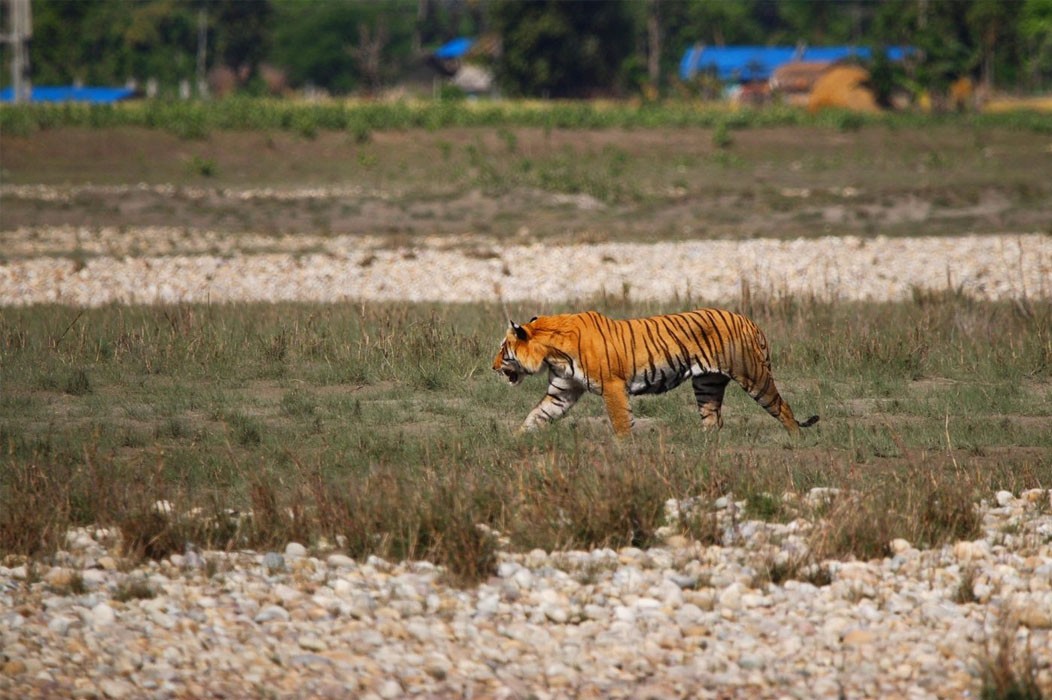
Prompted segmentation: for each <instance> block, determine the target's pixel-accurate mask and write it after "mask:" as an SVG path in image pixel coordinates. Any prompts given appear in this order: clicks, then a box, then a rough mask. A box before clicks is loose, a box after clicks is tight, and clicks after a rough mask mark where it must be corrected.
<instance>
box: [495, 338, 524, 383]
mask: <svg viewBox="0 0 1052 700" xmlns="http://www.w3.org/2000/svg"><path fill="white" fill-rule="evenodd" d="M493 371H494V372H498V373H500V374H501V375H502V376H503V377H504V378H505V379H506V380H508V384H511V385H512V386H518V385H519V384H521V383H522V380H523V379H525V378H526V375H527V374H529V373H528V372H527V371H526V370H525V368H524V367H523V366H522V365H520V364H519V362H518V360H516V359H515V356H514V355H512V354H511V353H510V352H509V351H508V348H507V346H506V345H505V346H502V347H501V349H500V352H499V353H497V358H496V359H495V360H494V361H493Z"/></svg>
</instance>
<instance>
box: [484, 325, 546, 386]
mask: <svg viewBox="0 0 1052 700" xmlns="http://www.w3.org/2000/svg"><path fill="white" fill-rule="evenodd" d="M536 320H537V317H536V316H534V317H533V318H532V319H530V323H527V324H525V325H522V326H520V325H519V324H517V323H515V322H514V321H508V332H507V333H506V334H505V336H504V340H503V341H502V342H501V344H500V350H499V351H498V352H497V356H496V357H495V358H493V371H494V372H498V373H500V374H502V375H504V378H505V379H507V380H508V383H509V384H511V385H512V386H516V385H518V384H520V383H521V382H522V380H523V379H525V378H526V375H529V374H536V373H537V372H539V371H540V370H541V368H542V367H543V366H544V360H545V356H546V354H547V349H546V348H545V347H544V346H543V345H541V344H539V343H535V342H532V341H533V335H534V329H533V328H532V325H531V324H532V323H533V322H534V321H536Z"/></svg>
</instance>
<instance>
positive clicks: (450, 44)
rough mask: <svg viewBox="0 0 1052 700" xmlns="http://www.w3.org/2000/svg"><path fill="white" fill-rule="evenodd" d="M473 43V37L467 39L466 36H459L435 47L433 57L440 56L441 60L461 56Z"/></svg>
mask: <svg viewBox="0 0 1052 700" xmlns="http://www.w3.org/2000/svg"><path fill="white" fill-rule="evenodd" d="M474 45H475V40H474V39H469V38H468V37H466V36H460V37H457V38H456V39H453V40H452V41H447V42H446V43H444V44H442V45H441V46H439V47H438V48H437V49H435V58H440V59H442V60H443V61H448V60H450V59H454V58H462V57H463V56H464V54H466V53H467V52H468V51H470V50H471V47H472V46H474Z"/></svg>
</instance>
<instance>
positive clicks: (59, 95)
mask: <svg viewBox="0 0 1052 700" xmlns="http://www.w3.org/2000/svg"><path fill="white" fill-rule="evenodd" d="M134 94H135V90H133V89H131V88H123V87H77V86H73V85H63V86H55V85H34V86H33V91H32V92H31V93H30V97H29V101H30V102H89V103H91V104H111V103H113V102H119V101H120V100H124V99H127V98H129V97H131V96H132V95H134ZM13 101H14V89H13V88H11V87H6V88H4V89H3V90H0V102H13Z"/></svg>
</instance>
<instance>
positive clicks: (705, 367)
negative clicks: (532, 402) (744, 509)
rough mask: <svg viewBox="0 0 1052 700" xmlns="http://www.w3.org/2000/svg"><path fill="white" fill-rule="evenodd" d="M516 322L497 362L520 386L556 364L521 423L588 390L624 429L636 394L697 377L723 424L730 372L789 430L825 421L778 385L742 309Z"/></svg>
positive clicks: (548, 418) (702, 406)
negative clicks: (801, 417) (799, 414)
mask: <svg viewBox="0 0 1052 700" xmlns="http://www.w3.org/2000/svg"><path fill="white" fill-rule="evenodd" d="M508 324H509V325H508V329H507V332H506V333H505V337H504V340H503V341H502V342H501V344H500V350H499V351H498V352H497V356H496V357H495V358H494V360H493V370H494V371H495V372H497V373H499V374H500V375H502V376H503V377H504V379H506V380H507V381H508V383H509V384H511V385H512V386H517V385H519V384H521V383H522V381H523V379H524V378H525V377H526V376H528V375H532V374H536V373H538V372H540V371H541V370H542V369H544V368H547V370H548V390H547V392H546V393H545V395H544V398H542V399H541V400H540V403H538V404H537V406H536V407H535V408H534V409H533V410H532V411H530V413H529V414H528V415H527V416H526V420H525V422H524V423H523V424H522V427H521V428H520V429H519V430H520V432H525V431H531V430H534V429H536V428H538V427H541V426H543V425H545V424H547V423H550V422H552V421H554V420H556V419H558V418H561V417H562V416H563V415H565V414H566V412H567V411H569V410H570V409H571V408H572V407H573V406H574V404H576V403H577V400H578V399H580V398H581V396H582V395H583V394H584V393H585V392H586V391H588V392H591V393H593V394H598V395H599V396H601V397H602V399H603V402H604V403H605V404H606V411H607V414H608V415H609V418H610V424H611V425H612V427H613V429H614V432H615V433H616V434H617V435H619V436H623V435H626V434H628V433H630V432H631V430H632V426H633V424H634V419H633V416H632V410H631V407H630V406H629V403H628V397H629V396H636V395H641V394H662V393H664V392H666V391H669V390H670V389H673V388H675V387H676V386H678V385H679V384H681V383H682V382H684V381H686V380H687V379H688V378H689V379H690V380H691V384H692V385H693V387H694V399H695V400H696V402H697V406H698V413H699V414H700V415H701V424H702V427H703V428H705V429H716V430H719V429H720V428H721V427H723V416H722V413H721V408H722V406H723V394H724V390H725V389H726V388H727V384H728V383H729V382H730V380H731V379H733V380H734V381H736V382H737V383H738V384H740V385H741V387H742V388H743V389H744V390H745V392H746V393H747V394H748V395H749V396H751V397H752V398H753V399H754V400H755V401H756V402H757V403H758V404H760V406H761V407H763V408H764V410H766V411H767V412H768V413H770V414H771V415H772V416H774V417H775V418H777V419H778V420H779V421H781V423H782V425H784V426H785V428H786V430H788V431H789V434H790V435H793V436H795V435H798V434H799V429H800V428H808V427H810V426H812V425H814V424H815V423H817V422H818V416H811V417H810V418H808V419H807V420H806V421H804V422H802V423H801V422H799V421H797V420H796V418H795V417H794V416H793V411H792V409H791V408H790V407H789V404H788V403H787V402H786V401H785V400H784V399H783V398H782V397H781V395H780V394H779V393H778V389H777V387H776V386H775V384H774V377H773V376H772V374H771V358H770V352H769V350H768V347H767V338H766V336H764V334H763V331H761V330H760V328H759V327H758V326H757V325H756V324H755V323H753V321H751V320H750V319H749V318H747V317H745V316H743V315H741V314H739V313H735V312H733V311H727V310H725V309H717V308H705V309H696V310H694V311H686V312H683V313H675V314H665V315H660V316H651V317H649V318H633V319H612V318H608V317H607V316H604V315H603V314H601V313H598V312H596V311H586V312H582V313H573V314H561V315H557V316H541V317H536V316H535V317H534V318H532V319H531V320H530V322H529V323H525V324H522V325H519V324H517V323H515V322H514V321H511V320H509V321H508Z"/></svg>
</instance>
